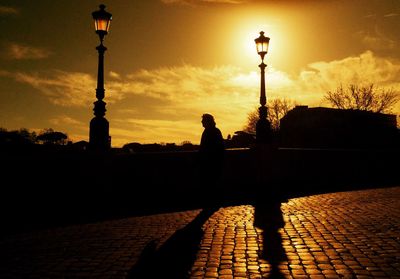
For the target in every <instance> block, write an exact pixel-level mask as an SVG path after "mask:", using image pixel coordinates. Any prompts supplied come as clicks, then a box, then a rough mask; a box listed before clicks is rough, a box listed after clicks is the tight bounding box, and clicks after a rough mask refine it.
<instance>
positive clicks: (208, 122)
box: [201, 113, 215, 128]
mask: <svg viewBox="0 0 400 279" xmlns="http://www.w3.org/2000/svg"><path fill="white" fill-rule="evenodd" d="M201 123H202V124H203V127H204V128H211V127H215V120H214V117H213V116H212V115H211V114H208V113H205V114H203V116H202V120H201Z"/></svg>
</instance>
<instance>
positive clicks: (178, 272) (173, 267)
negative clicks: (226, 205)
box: [127, 207, 218, 279]
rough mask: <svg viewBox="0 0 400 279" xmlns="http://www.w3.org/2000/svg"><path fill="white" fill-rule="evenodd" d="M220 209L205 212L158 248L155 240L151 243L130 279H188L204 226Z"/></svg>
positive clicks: (131, 271) (213, 208) (129, 273)
mask: <svg viewBox="0 0 400 279" xmlns="http://www.w3.org/2000/svg"><path fill="white" fill-rule="evenodd" d="M217 210H218V208H217V207H209V208H205V209H203V210H202V211H201V212H200V213H199V215H197V216H196V218H194V219H193V221H192V222H190V223H189V224H188V225H186V226H185V227H184V228H182V229H179V230H177V231H176V232H175V233H174V234H173V235H172V236H171V237H170V238H169V239H168V240H167V241H166V242H165V243H163V244H162V245H161V246H160V247H158V248H157V246H158V245H157V242H156V241H152V242H150V243H149V244H148V245H147V246H146V247H145V249H144V250H143V252H142V254H141V256H140V258H139V260H138V261H137V263H136V265H135V266H134V267H133V268H132V269H131V270H130V271H129V272H128V276H127V278H128V279H144V278H146V279H153V278H154V279H155V278H157V279H159V278H171V279H181V278H182V279H183V278H189V276H190V270H191V268H192V266H193V264H194V262H195V260H196V255H197V251H198V248H199V245H200V242H201V240H202V237H203V230H202V226H203V225H204V223H205V222H206V221H207V220H208V219H209V218H210V217H211V215H213V214H214V212H216V211H217Z"/></svg>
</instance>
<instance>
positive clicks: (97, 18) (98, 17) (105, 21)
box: [92, 5, 112, 41]
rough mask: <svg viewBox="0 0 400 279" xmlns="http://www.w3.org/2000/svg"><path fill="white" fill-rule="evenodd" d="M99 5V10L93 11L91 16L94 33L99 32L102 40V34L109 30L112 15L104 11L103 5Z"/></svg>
mask: <svg viewBox="0 0 400 279" xmlns="http://www.w3.org/2000/svg"><path fill="white" fill-rule="evenodd" d="M99 7H100V10H98V11H95V12H93V13H92V16H93V19H94V27H95V30H96V33H97V34H99V36H100V39H101V41H103V38H104V35H107V34H108V30H110V24H111V20H112V15H111V14H110V13H109V12H106V11H105V8H106V6H105V5H100V6H99Z"/></svg>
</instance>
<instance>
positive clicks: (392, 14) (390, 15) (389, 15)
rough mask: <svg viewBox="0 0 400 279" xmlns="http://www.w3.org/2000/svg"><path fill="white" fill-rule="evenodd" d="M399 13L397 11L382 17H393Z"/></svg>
mask: <svg viewBox="0 0 400 279" xmlns="http://www.w3.org/2000/svg"><path fill="white" fill-rule="evenodd" d="M399 15H400V14H397V13H390V14H386V15H384V16H383V17H395V16H399Z"/></svg>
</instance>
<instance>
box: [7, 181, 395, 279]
mask: <svg viewBox="0 0 400 279" xmlns="http://www.w3.org/2000/svg"><path fill="white" fill-rule="evenodd" d="M399 200H400V187H393V188H386V189H372V190H362V191H353V192H339V193H329V194H322V195H314V196H309V197H301V198H294V199H289V200H287V201H286V202H283V203H282V204H281V205H280V204H278V206H272V207H271V206H266V207H264V206H261V207H260V206H252V205H241V206H232V207H224V208H220V209H219V210H217V211H216V212H214V213H213V214H212V216H211V217H210V218H208V220H207V221H206V222H205V223H201V231H202V235H201V238H200V239H201V240H200V243H195V245H196V251H195V253H194V255H193V256H194V258H193V259H194V262H193V263H192V264H191V266H192V267H191V269H190V278H224V279H228V278H279V277H281V278H400V203H399ZM199 212H200V210H193V211H185V212H177V213H166V214H159V215H152V216H144V217H131V218H125V219H120V220H113V221H106V222H100V223H93V224H86V225H76V226H69V227H66V228H57V229H49V230H43V231H38V232H32V233H25V234H18V235H14V236H8V237H6V238H4V239H2V240H1V241H0V278H127V276H128V275H129V272H130V270H132V268H134V267H135V265H137V263H138V261H139V259H140V257H141V256H142V251H143V250H144V249H145V247H146V246H148V245H149V243H152V242H154V241H155V242H156V243H157V247H158V249H161V247H162V246H163V245H164V244H165V243H166V242H168V240H169V239H171V238H172V236H174V235H175V236H176V235H177V233H176V232H177V231H182V229H184V228H185V226H186V227H188V226H187V224H188V223H193V222H192V220H193V219H194V218H195V217H196V216H199V215H198V214H199ZM170 257H172V255H171V256H170ZM152 265H153V263H150V265H149V266H150V267H151V266H152ZM156 265H157V263H154V268H150V270H147V271H146V272H147V274H151V273H152V272H153V270H154V269H157V266H156ZM164 272H166V273H167V272H168V270H166V271H164ZM150 277H151V276H150V275H149V276H148V278H150ZM131 278H133V277H131ZM159 278H162V277H159ZM177 279H179V278H177Z"/></svg>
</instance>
